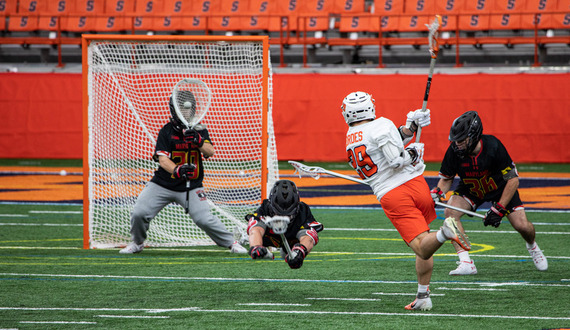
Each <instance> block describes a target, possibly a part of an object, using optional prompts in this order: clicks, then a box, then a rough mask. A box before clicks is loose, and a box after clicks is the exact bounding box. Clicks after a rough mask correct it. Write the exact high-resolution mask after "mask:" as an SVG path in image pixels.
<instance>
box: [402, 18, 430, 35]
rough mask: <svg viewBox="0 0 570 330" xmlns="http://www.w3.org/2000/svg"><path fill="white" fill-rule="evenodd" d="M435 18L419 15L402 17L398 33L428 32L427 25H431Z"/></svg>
mask: <svg viewBox="0 0 570 330" xmlns="http://www.w3.org/2000/svg"><path fill="white" fill-rule="evenodd" d="M432 20H433V17H431V16H424V15H421V16H418V15H409V16H408V15H406V16H402V17H400V20H399V22H398V31H402V32H411V31H427V30H428V28H427V26H426V24H429V23H431V21H432Z"/></svg>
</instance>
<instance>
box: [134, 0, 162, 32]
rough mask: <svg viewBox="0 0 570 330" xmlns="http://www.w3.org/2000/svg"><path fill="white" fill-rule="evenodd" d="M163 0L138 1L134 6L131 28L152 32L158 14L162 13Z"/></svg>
mask: <svg viewBox="0 0 570 330" xmlns="http://www.w3.org/2000/svg"><path fill="white" fill-rule="evenodd" d="M163 7H164V2H163V0H138V1H137V2H136V4H135V14H136V15H137V16H135V18H134V20H133V28H134V29H135V30H153V31H154V22H155V19H156V18H157V17H158V15H159V13H162V12H163Z"/></svg>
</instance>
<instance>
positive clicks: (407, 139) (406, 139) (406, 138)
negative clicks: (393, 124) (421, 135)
mask: <svg viewBox="0 0 570 330" xmlns="http://www.w3.org/2000/svg"><path fill="white" fill-rule="evenodd" d="M398 131H399V132H400V136H401V137H402V142H404V145H406V144H408V143H409V142H410V141H412V138H413V137H414V133H412V135H407V134H406V133H404V125H402V126H400V128H398Z"/></svg>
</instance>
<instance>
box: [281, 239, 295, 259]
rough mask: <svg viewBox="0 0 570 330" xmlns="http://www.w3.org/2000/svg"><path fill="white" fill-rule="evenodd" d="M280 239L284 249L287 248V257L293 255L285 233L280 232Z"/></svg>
mask: <svg viewBox="0 0 570 330" xmlns="http://www.w3.org/2000/svg"><path fill="white" fill-rule="evenodd" d="M281 240H282V241H283V246H285V250H287V255H288V256H289V257H293V253H292V252H291V247H290V246H289V242H288V241H287V238H285V234H281Z"/></svg>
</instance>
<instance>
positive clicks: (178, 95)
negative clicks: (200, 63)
mask: <svg viewBox="0 0 570 330" xmlns="http://www.w3.org/2000/svg"><path fill="white" fill-rule="evenodd" d="M211 101H212V92H211V91H210V88H208V85H206V83H205V82H203V81H202V80H200V79H193V78H186V79H182V80H180V81H179V82H178V83H176V85H174V88H173V89H172V103H173V104H174V112H176V116H177V117H178V119H179V120H180V121H181V122H182V124H183V125H184V126H186V129H193V128H194V127H195V126H196V125H198V123H199V122H200V121H202V119H203V118H204V116H206V113H207V112H208V109H209V108H210V102H211ZM185 208H186V213H189V212H190V209H189V208H190V180H186V207H185Z"/></svg>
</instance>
